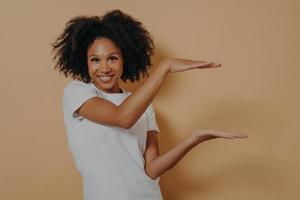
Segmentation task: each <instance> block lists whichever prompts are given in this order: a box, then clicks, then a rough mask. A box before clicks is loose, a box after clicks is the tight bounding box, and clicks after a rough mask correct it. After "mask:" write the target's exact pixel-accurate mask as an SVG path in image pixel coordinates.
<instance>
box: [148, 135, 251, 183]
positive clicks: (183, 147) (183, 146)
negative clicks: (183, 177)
mask: <svg viewBox="0 0 300 200" xmlns="http://www.w3.org/2000/svg"><path fill="white" fill-rule="evenodd" d="M151 137H152V139H150V141H148V142H147V145H149V149H147V150H148V151H149V152H146V153H145V160H146V166H145V170H146V173H147V174H148V176H149V177H151V178H152V179H156V178H157V177H159V176H160V175H161V174H163V173H164V172H166V171H167V170H169V169H171V168H173V167H174V166H175V165H176V164H177V163H178V162H179V161H180V160H181V159H182V158H183V157H184V156H185V155H186V154H187V153H188V152H189V151H190V150H191V149H192V148H193V147H195V146H197V145H198V144H199V143H201V142H204V141H207V140H210V139H214V138H226V139H235V138H246V137H247V136H246V135H242V134H234V133H229V132H225V131H218V130H209V129H199V130H197V131H195V132H194V133H193V134H192V135H191V136H190V137H188V138H187V139H185V140H184V141H182V142H181V143H179V144H178V145H176V146H175V147H174V148H172V149H171V150H169V151H168V152H167V153H165V154H164V155H162V156H159V153H158V146H157V147H156V148H157V150H156V151H155V145H157V141H155V140H156V139H155V136H151ZM151 140H152V141H151ZM147 150H146V151H147ZM151 152H152V153H151ZM155 152H156V153H155Z"/></svg>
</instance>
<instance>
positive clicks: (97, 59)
mask: <svg viewBox="0 0 300 200" xmlns="http://www.w3.org/2000/svg"><path fill="white" fill-rule="evenodd" d="M98 61H99V58H92V59H91V62H98Z"/></svg>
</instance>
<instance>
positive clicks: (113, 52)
mask: <svg viewBox="0 0 300 200" xmlns="http://www.w3.org/2000/svg"><path fill="white" fill-rule="evenodd" d="M113 54H118V55H120V53H119V52H117V51H116V52H111V53H109V54H108V56H111V55H113ZM92 56H96V57H100V56H99V55H96V54H92V55H90V56H89V57H92Z"/></svg>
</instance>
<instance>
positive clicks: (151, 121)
mask: <svg viewBox="0 0 300 200" xmlns="http://www.w3.org/2000/svg"><path fill="white" fill-rule="evenodd" d="M146 115H147V131H152V130H155V131H158V132H160V130H159V128H158V125H157V123H156V118H155V111H154V109H153V106H152V104H150V105H149V106H148V108H147V110H146Z"/></svg>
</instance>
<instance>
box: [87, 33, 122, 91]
mask: <svg viewBox="0 0 300 200" xmlns="http://www.w3.org/2000/svg"><path fill="white" fill-rule="evenodd" d="M87 59H88V62H87V63H88V71H89V75H90V77H91V80H92V82H93V83H94V85H95V86H96V87H97V88H99V89H100V90H102V91H104V92H107V93H117V92H120V87H119V80H120V78H121V76H122V73H123V57H122V53H121V50H120V49H118V48H117V47H116V45H115V44H114V43H113V42H112V41H111V40H110V39H107V38H100V39H96V40H94V42H93V43H92V44H91V46H90V48H89V49H88V51H87Z"/></svg>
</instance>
